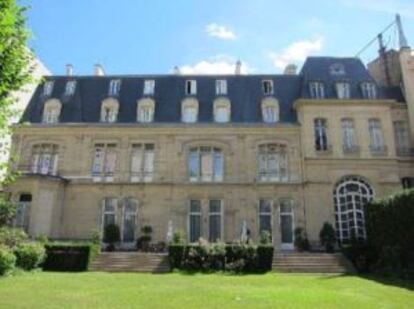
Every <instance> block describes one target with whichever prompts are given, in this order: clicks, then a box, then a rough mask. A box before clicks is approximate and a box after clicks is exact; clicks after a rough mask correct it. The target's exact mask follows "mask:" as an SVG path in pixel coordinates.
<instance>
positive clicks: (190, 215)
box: [187, 199, 203, 243]
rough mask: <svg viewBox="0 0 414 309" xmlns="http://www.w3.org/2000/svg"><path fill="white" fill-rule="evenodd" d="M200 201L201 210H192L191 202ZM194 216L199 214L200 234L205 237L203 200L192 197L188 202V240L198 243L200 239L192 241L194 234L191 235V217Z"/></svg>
mask: <svg viewBox="0 0 414 309" xmlns="http://www.w3.org/2000/svg"><path fill="white" fill-rule="evenodd" d="M193 201H194V202H198V203H199V206H200V211H192V210H191V204H192V202H193ZM192 216H198V217H199V218H200V233H199V234H200V236H199V237H203V203H202V200H200V199H190V200H189V202H188V233H187V235H188V242H189V243H196V242H197V241H198V239H197V240H194V241H192V238H193V237H192V235H191V218H192Z"/></svg>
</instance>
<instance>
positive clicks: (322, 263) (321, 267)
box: [272, 252, 355, 273]
mask: <svg viewBox="0 0 414 309" xmlns="http://www.w3.org/2000/svg"><path fill="white" fill-rule="evenodd" d="M272 269H273V271H279V272H291V273H355V269H354V267H353V265H352V263H351V262H350V261H349V260H348V259H346V258H345V257H344V256H343V255H342V253H332V254H330V253H311V252H304V253H302V252H289V253H281V252H278V253H275V255H274V257H273V264H272Z"/></svg>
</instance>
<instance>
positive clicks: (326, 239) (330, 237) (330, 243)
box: [319, 222, 336, 253]
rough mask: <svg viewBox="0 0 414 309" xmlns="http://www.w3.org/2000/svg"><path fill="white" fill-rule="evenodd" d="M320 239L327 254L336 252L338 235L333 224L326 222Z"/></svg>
mask: <svg viewBox="0 0 414 309" xmlns="http://www.w3.org/2000/svg"><path fill="white" fill-rule="evenodd" d="M319 239H320V241H321V245H322V246H324V247H325V250H326V252H328V253H332V252H334V248H335V242H336V235H335V229H334V228H333V226H332V224H330V223H329V222H325V223H324V224H323V226H322V229H321V231H320V233H319Z"/></svg>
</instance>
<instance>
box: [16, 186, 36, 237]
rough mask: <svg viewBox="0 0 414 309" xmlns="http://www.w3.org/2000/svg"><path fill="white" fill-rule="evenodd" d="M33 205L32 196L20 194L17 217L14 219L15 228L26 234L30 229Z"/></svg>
mask: <svg viewBox="0 0 414 309" xmlns="http://www.w3.org/2000/svg"><path fill="white" fill-rule="evenodd" d="M31 203H32V195H31V194H20V196H19V201H18V202H17V205H16V216H15V218H14V226H15V227H18V228H21V229H23V230H25V231H26V232H27V231H28V229H29V214H30V205H31Z"/></svg>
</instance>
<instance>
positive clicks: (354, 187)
mask: <svg viewBox="0 0 414 309" xmlns="http://www.w3.org/2000/svg"><path fill="white" fill-rule="evenodd" d="M333 193H334V204H335V220H336V233H337V239H338V241H339V242H340V243H341V244H346V243H348V242H349V241H350V240H351V239H352V238H356V239H358V240H363V239H365V237H366V235H365V216H364V207H365V205H366V204H367V203H368V202H369V201H370V200H371V199H372V198H373V196H374V192H373V190H372V188H371V186H370V185H369V184H368V183H367V182H366V181H365V180H364V179H362V178H361V177H358V176H347V177H344V178H343V179H342V180H341V181H340V182H339V183H338V184H337V185H336V187H335V188H334V192H333Z"/></svg>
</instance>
